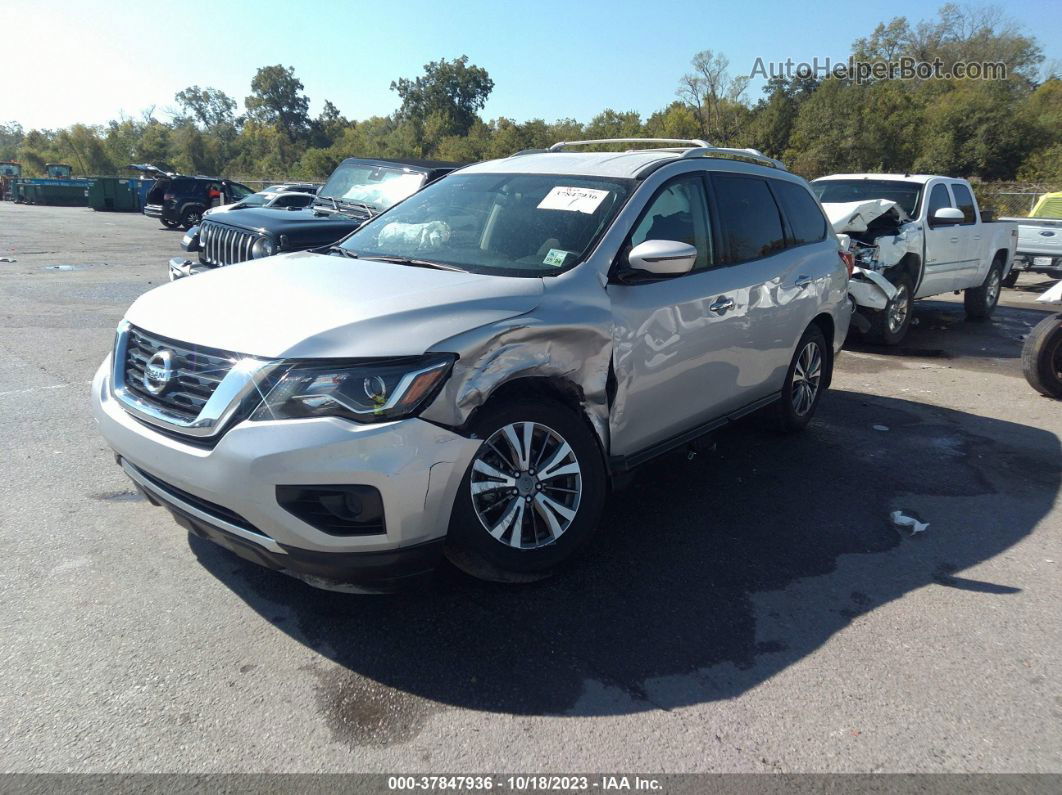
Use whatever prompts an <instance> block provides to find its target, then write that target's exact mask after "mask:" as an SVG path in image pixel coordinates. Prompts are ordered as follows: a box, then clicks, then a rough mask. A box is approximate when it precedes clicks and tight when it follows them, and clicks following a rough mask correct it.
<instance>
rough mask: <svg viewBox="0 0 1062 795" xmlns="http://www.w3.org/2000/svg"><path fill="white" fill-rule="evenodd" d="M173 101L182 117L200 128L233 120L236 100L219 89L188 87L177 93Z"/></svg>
mask: <svg viewBox="0 0 1062 795" xmlns="http://www.w3.org/2000/svg"><path fill="white" fill-rule="evenodd" d="M174 99H176V100H177V104H178V105H179V106H180V108H181V110H182V111H183V113H182V116H183V117H184V118H188V119H191V120H192V121H193V122H195V123H196V124H198V125H200V126H201V127H214V126H216V125H219V124H226V123H232V122H233V121H234V120H235V119H234V116H233V112H234V111H235V110H236V100H234V99H233V98H232V97H230V96H229V95H228V94H226V93H225V92H224V91H222V90H220V89H217V88H209V87H207V88H200V87H199V86H189V87H188V88H186V89H184V90H183V91H178V92H177V93H176V94H175V95H174Z"/></svg>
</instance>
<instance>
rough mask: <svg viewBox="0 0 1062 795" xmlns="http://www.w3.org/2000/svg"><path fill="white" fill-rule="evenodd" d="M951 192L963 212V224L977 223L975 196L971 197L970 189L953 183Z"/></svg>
mask: <svg viewBox="0 0 1062 795" xmlns="http://www.w3.org/2000/svg"><path fill="white" fill-rule="evenodd" d="M951 192H952V193H954V194H955V204H957V205H958V207H959V209H960V210H962V216H963V217H962V222H963V224H975V223H977V216H976V213H975V212H974V200H973V196H971V195H970V189H969V188H967V187H966V186H965V185H963V184H961V183H959V182H953V183H951Z"/></svg>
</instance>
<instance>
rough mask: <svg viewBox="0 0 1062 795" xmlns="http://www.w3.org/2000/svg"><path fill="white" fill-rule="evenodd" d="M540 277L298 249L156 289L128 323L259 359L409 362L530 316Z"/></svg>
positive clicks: (136, 307)
mask: <svg viewBox="0 0 1062 795" xmlns="http://www.w3.org/2000/svg"><path fill="white" fill-rule="evenodd" d="M541 296H542V280H541V279H534V278H515V277H504V276H482V275H477V274H471V273H457V272H454V271H441V270H431V269H427V268H415V267H410V266H405V265H395V264H392V263H387V262H373V261H371V260H355V259H350V258H348V257H341V256H330V255H326V254H311V253H309V252H306V251H301V252H297V253H293V254H281V255H279V256H276V257H267V258H265V259H259V260H251V261H250V262H241V263H239V264H238V265H229V266H226V267H224V268H217V269H216V270H213V271H209V272H207V273H202V274H199V275H197V276H194V277H192V278H189V279H180V280H178V281H176V282H171V283H169V284H166V285H163V286H162V287H157V288H155V289H154V290H151V291H150V292H147V293H145V294H144V295H142V296H140V298H138V299H137V300H136V302H135V303H134V304H133V305H132V306H131V307H130V308H129V311H128V312H127V313H126V320H128V321H129V322H130V323H132V324H133V325H135V326H139V327H140V328H143V329H145V330H146V331H150V332H154V333H155V334H160V335H162V336H164V337H170V338H171V339H174V340H179V341H181V342H188V343H193V344H196V345H202V346H204V347H211V348H221V349H223V350H227V351H234V352H238V353H244V354H250V355H254V356H260V357H263V358H270V359H279V358H287V357H290V358H329V357H335V358H355V357H369V356H417V355H420V354H422V353H425V352H426V351H427V350H429V349H430V348H431V346H433V345H435V344H436V343H438V342H440V341H442V340H445V339H448V338H449V337H452V336H454V335H456V334H460V333H462V332H465V331H469V330H471V329H473V328H477V327H479V326H483V325H486V324H488V323H494V322H498V321H501V320H505V319H506V318H510V317H515V316H516V315H521V314H524V313H525V312H530V311H531V310H532V309H534V308H535V307H536V306H538V303H539V301H540V299H541Z"/></svg>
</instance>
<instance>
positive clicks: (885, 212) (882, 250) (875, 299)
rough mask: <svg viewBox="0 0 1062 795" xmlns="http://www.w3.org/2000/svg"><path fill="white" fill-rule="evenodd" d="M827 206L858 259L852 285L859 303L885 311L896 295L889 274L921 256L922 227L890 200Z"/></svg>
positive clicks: (844, 241)
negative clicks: (904, 263)
mask: <svg viewBox="0 0 1062 795" xmlns="http://www.w3.org/2000/svg"><path fill="white" fill-rule="evenodd" d="M823 209H824V210H825V211H826V216H827V217H828V218H829V219H830V224H831V225H832V226H833V230H834V232H835V233H836V234H837V238H838V240H839V241H840V243H841V248H842V250H844V251H847V252H849V253H850V254H851V255H852V258H853V260H854V262H855V267H854V270H853V272H852V279H851V281H850V283H849V286H848V291H849V293H850V294H851V295H852V298H853V299H854V300H855V302H856V304H857V305H858V306H862V307H867V308H869V309H875V310H884V309H885V308H886V306H887V305H888V302H889V299H891V298H892V297H893V296H895V295H896V286H895V284H893V282H892V281H890V280H889V279H888V278H887V277H886V273H887V272H888V271H890V270H891V269H893V268H895V267H896V266H898V265H900V264H901V263H903V262H905V258H908V256H909V255H914V256H915V257H920V256H921V253H922V244H923V238H922V230H921V227H920V226H919V225H918V224H917V223H915V222H914V221H913V220H912V219H911V218H910V217H909V216H908V215H907V213H906V212H904V210H903V208H902V207H900V205H898V204H897V203H896V202H893V201H889V200H887V199H870V200H867V201H857V202H843V203H824V204H823ZM906 261H909V260H906Z"/></svg>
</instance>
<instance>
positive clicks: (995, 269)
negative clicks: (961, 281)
mask: <svg viewBox="0 0 1062 795" xmlns="http://www.w3.org/2000/svg"><path fill="white" fill-rule="evenodd" d="M1002 286H1003V260H1002V259H1001V258H1000V257H996V258H995V260H994V261H993V262H992V267H991V268H989V269H988V275H987V276H985V280H984V283H982V284H981V286H980V287H970V288H968V289H966V290H964V291H963V294H962V303H963V306H965V307H966V317H967V319H968V320H987V319H988V318H990V317H991V316H992V312H993V310H994V309H995V308H996V304H998V303H999V292H1000V288H1001V287H1002Z"/></svg>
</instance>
